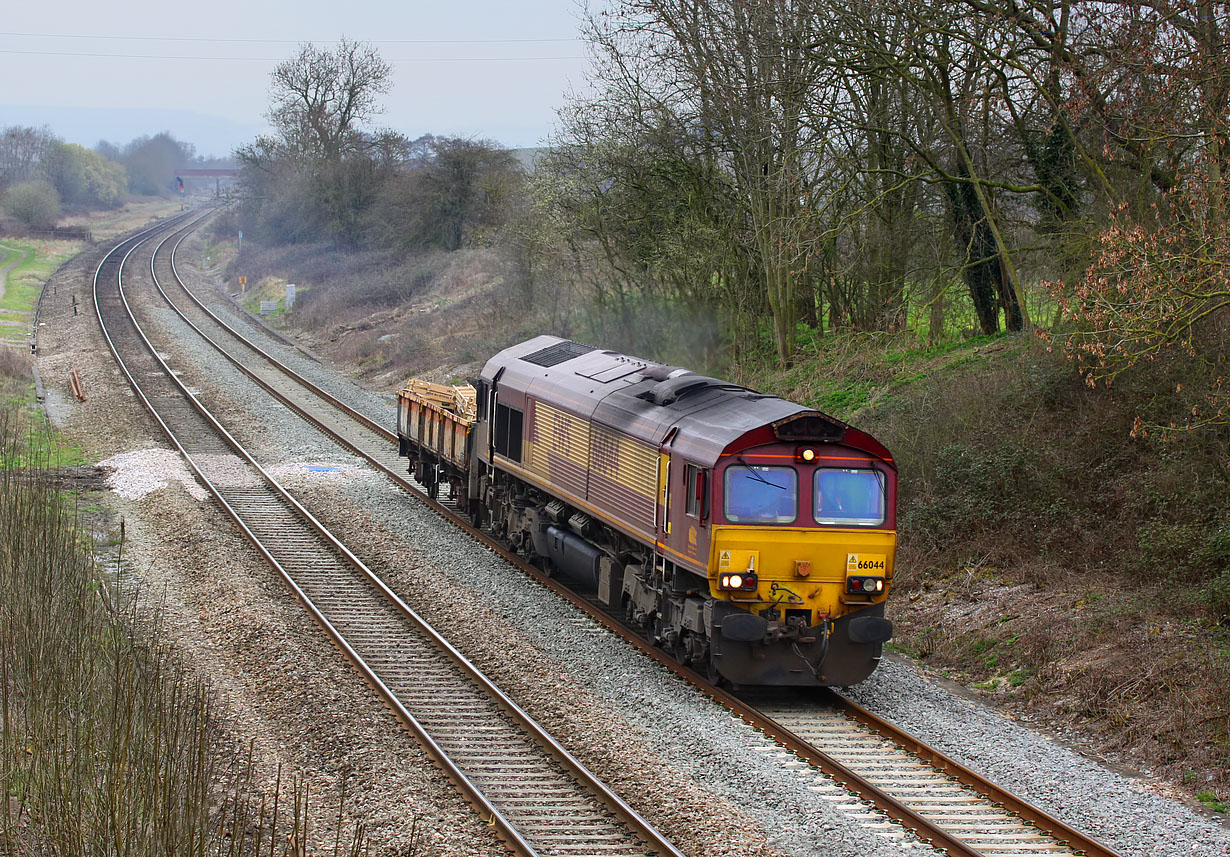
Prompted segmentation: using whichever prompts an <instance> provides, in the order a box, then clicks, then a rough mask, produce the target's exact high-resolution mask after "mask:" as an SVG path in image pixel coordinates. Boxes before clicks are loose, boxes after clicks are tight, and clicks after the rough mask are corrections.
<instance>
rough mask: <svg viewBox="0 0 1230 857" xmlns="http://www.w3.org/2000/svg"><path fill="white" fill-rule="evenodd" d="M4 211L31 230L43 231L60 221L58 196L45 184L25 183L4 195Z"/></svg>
mask: <svg viewBox="0 0 1230 857" xmlns="http://www.w3.org/2000/svg"><path fill="white" fill-rule="evenodd" d="M4 210H5V211H7V212H8V213H9V214H11V215H12V216H13V217H15V218H17V219H18V220H20V221H21V222H22V223H24V224H25V225H26V226H28V227H30V228H31V229H44V228H47V227H50V226H54V225H55V222H56V221H57V220H59V219H60V195H59V194H58V193H56V189H55V188H54V187H52V186H51V185H50V184H48V183H47V182H43V181H36V182H25V183H24V184H19V185H14V186H13V188H12V189H10V190H9V192H8V193H6V194H5V195H4Z"/></svg>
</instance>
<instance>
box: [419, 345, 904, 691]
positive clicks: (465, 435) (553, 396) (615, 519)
mask: <svg viewBox="0 0 1230 857" xmlns="http://www.w3.org/2000/svg"><path fill="white" fill-rule="evenodd" d="M432 386H433V385H424V384H422V383H421V382H411V384H410V385H409V386H408V387H407V388H406V389H405V390H403V391H401V393H400V395H399V407H398V434H399V436H400V439H401V453H402V454H403V455H405V456H407V457H409V458H410V459H411V472H412V473H414V474H415V476H416V477H417V478H418V479H419V480H420V481H421V482H423V484H425V485H427V487H428V491H429V493H431V494H432V496H435V494H436V490H437V486H438V485H439V484H440V482H447V483H449V484H450V485H451V486H452V492H453V498H454V500H455V501H457V502H458V503H459V504H460V506H461V508H462V510H463V511H466V512H468V513H469V514H470V516H471V517H472V518H473V519H474V520H475V521H476V522H481V523H482V524H483V525H484V526H486V527H487V528H488V529H489V530H490V531H491V532H492V533H493V534H494V535H496V536H497V537H499V538H500V539H502V540H504V541H505V542H507V543H508V544H510V545H511V546H513V547H514V548H516V549H518V550H521V551H522V552H524V553H526V554H527V555H529V556H530V557H531V558H533V559H535V561H537V562H539V563H540V564H541V565H542V566H543V567H544V568H547V569H549V570H551V571H552V572H553V573H555V574H557V575H559V576H561V577H564V578H567V579H568V581H569V582H570V583H571V584H572V585H573V586H574V587H576V588H577V589H580V590H583V591H585V592H587V593H589V594H591V595H592V597H594V598H595V599H596V600H598V601H599V602H600V603H601V604H602V605H603V606H605V607H606V608H608V609H610V610H612V611H618V612H621V613H623V614H624V615H625V616H626V617H627V618H628V619H629V620H630V621H632V622H634V623H636V624H638V625H640V626H641V627H642V628H643V629H644V630H645V632H646V633H647V634H648V635H650V636H651V638H652V639H653V640H654V641H655V642H656V643H657V644H658V645H660V646H663V647H664V648H666V649H668V650H669V651H671V652H672V653H673V654H674V655H675V657H677V658H678V659H679V660H680V661H681V662H684V663H690V664H693V665H695V666H696V667H697V668H699V669H701V670H702V671H705V672H707V673H708V675H709V676H710V678H712V679H714V680H718V679H722V678H724V679H727V680H729V681H731V682H734V683H738V684H748V685H755V684H767V685H802V686H818V685H826V686H831V685H849V684H854V683H856V682H859V681H861V680H862V679H864V678H866V677H867V676H868V675H869V674H870V673H871V671H872V670H873V669H874V668H875V666H876V663H877V662H878V661H879V658H880V654H881V648H882V644H883V643H884V642H885V641H887V640H888V639H889V637H890V636H891V634H892V624H891V623H890V622H889V621H888V620H887V619H885V618H884V602H885V599H886V598H887V596H888V591H889V588H890V585H891V581H892V577H893V561H894V557H895V553H896V543H897V542H896V496H897V471H896V465H895V464H894V462H893V459H892V456H891V455H890V454H889V452H888V450H887V449H885V448H884V447H883V446H882V445H881V444H880V443H878V442H877V441H876V440H875V439H874V438H872V437H871V436H870V435H868V434H866V433H864V432H861V431H858V430H857V429H854V428H851V427H850V426H847V425H845V424H844V423H842V422H839V421H838V420H835V419H833V418H832V417H829V416H826V415H824V414H822V413H819V412H818V411H813V410H810V409H808V408H804V407H802V406H800V405H796V404H792V403H790V402H787V401H784V400H783V399H779V398H777V397H775V396H765V395H761V394H759V393H755V392H753V391H752V390H749V389H746V388H744V387H740V386H737V385H734V384H730V383H727V382H724V381H720V380H717V379H715V378H709V377H705V376H703V375H698V374H695V373H693V372H689V371H688V370H686V369H680V368H678V367H672V366H663V365H661V364H657V363H652V362H649V361H645V360H640V359H637V358H635V357H629V356H626V355H623V354H617V353H615V352H612V351H603V350H599V349H596V348H592V347H590V346H588V345H582V344H580V343H577V342H573V341H570V340H565V339H559V338H557V337H552V336H540V337H537V338H536V339H532V340H529V341H528V342H524V343H521V344H520V345H516V346H513V347H511V348H508V349H506V350H504V351H501V352H500V353H499V354H497V355H496V356H495V357H493V358H491V360H490V361H488V363H487V365H486V366H485V367H484V369H483V371H482V375H481V377H480V378H479V379H477V381H476V383H475V385H474V393H473V398H472V399H470V398H469V389H468V388H465V389H464V392H463V391H461V390H458V391H456V395H455V396H453V397H451V398H452V399H453V401H450V396H448V395H439V394H437V395H435V396H432V395H430V394H429V393H428V392H427V388H428V387H432ZM435 389H436V390H440V388H435ZM444 389H446V390H447V388H444Z"/></svg>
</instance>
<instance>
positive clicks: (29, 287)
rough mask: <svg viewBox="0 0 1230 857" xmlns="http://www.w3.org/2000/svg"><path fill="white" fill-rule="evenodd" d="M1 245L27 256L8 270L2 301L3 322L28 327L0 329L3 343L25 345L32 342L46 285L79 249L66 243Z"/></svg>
mask: <svg viewBox="0 0 1230 857" xmlns="http://www.w3.org/2000/svg"><path fill="white" fill-rule="evenodd" d="M0 244H3V245H4V246H5V247H8V248H11V249H13V250H17V251H19V252H20V251H23V250H24V251H25V252H26V253H27V256H26V258H24V259H23V260H22V261H21V262H20V263H19V264H17V265H16V266H14V267H13V268H12V269H10V270H9V272H8V281H7V282H6V284H5V287H4V296H3V297H0V319H3V320H6V321H18V322H24V323H25V324H20V325H10V324H5V325H0V341H5V342H10V343H13V344H20V345H25V344H26V343H27V342H28V340H29V333H30V329H29V326H28V325H29V323H30V322H31V321H32V319H33V313H34V307H35V305H36V304H38V296H39V294H40V293H41V292H42V290H43V284H44V283H46V282H47V279H48V278H49V277H50V276H51V274H52V272H53V271H55V269H56V268H57V267H58V266H59V265H60V263H62V262H64V261H65V260H66V259H70V258H72V257H73V256H75V255H76V254H77V252H78V251H79V249H80V247H79V245H77V244H76V243H73V242H67V241H55V242H51V241H35V242H15V241H0Z"/></svg>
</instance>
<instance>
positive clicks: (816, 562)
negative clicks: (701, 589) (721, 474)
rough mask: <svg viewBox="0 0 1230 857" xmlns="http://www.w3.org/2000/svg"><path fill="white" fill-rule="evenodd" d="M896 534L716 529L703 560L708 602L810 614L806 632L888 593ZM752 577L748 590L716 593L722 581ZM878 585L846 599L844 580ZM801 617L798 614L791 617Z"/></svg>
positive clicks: (881, 599) (847, 593)
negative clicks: (877, 589) (864, 580)
mask: <svg viewBox="0 0 1230 857" xmlns="http://www.w3.org/2000/svg"><path fill="white" fill-rule="evenodd" d="M896 554H897V533H896V532H895V531H893V530H871V529H836V528H832V529H828V528H826V529H799V528H784V527H742V526H717V527H714V529H713V541H712V550H711V554H710V557H709V590H710V593H711V594H712V595H713V597H714V598H717V599H719V600H724V601H729V602H731V603H733V604H737V605H739V606H740V607H743V608H744V609H746V610H750V611H751V612H753V613H764V612H765V611H768V610H777V611H779V612H780V614H781V615H785V612H786V611H803V610H806V611H809V612H810V615H809V616H808V617H807V618H808V622H807V623H808V624H809V625H820V624H821V623H822V622H823V620H824V619H826V618H827V619H829V620H830V621H831V620H835V619H839V618H840V617H842V616H844V615H846V614H847V613H851V612H854V611H856V610H860V609H863V608H865V607H867V606H868V605H871V604H881V603H883V602H884V599H885V598H886V597H887V596H888V591H889V589H890V588H891V587H890V586H889V581H890V580H891V579H892V576H893V561H894V559H895V557H896ZM736 572H737V573H740V574H747V573H748V572H751V573H753V574H755V575H756V577H757V583H756V588H755V589H754V590H748V591H737V592H732V591H729V590H727V589H723V588H721V586H720V582H719V581H720V578H721V576H722V574H723V573H725V574H730V573H736ZM853 576H859V577H863V576H866V577H882V578H884V588H883V590H882V591H881V592H877V593H875V594H874V595H872V594H851V593H849V592H848V591H847V586H846V579H847V578H848V577H853ZM792 615H795V616H800V617H801V615H802V614H801V613H792Z"/></svg>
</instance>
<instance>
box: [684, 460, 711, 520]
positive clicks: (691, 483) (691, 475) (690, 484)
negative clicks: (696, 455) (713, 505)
mask: <svg viewBox="0 0 1230 857" xmlns="http://www.w3.org/2000/svg"><path fill="white" fill-rule="evenodd" d="M705 482H706V479H705V471H704V470H703V469H702V468H700V467H697V466H696V465H695V464H685V465H684V468H683V490H684V495H685V496H686V497H687V503H686V504H685V505H684V511H685V512H686V513H687V514H688V515H690V516H691V517H693V518H703V517H704V513H705V505H706V504H705Z"/></svg>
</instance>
